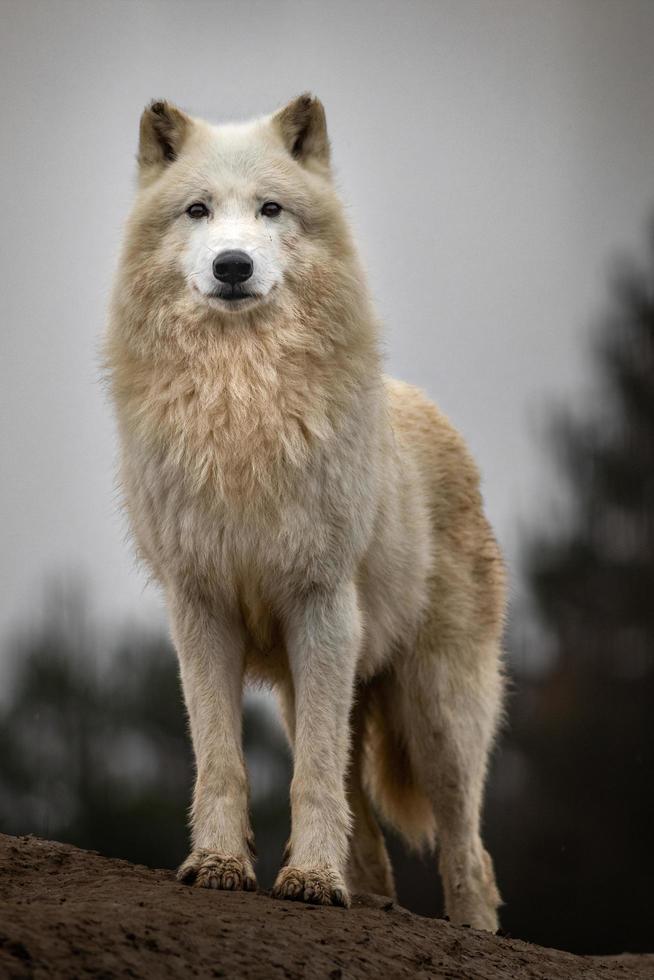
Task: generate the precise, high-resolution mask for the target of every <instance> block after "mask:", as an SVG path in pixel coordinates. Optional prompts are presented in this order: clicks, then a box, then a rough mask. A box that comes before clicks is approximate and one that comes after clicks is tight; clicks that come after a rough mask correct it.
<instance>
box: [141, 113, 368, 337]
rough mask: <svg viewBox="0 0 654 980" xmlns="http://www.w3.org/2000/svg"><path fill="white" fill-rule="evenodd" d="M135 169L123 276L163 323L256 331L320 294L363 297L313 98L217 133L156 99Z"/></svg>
mask: <svg viewBox="0 0 654 980" xmlns="http://www.w3.org/2000/svg"><path fill="white" fill-rule="evenodd" d="M138 162H139V193H138V196H137V200H136V205H135V208H134V211H133V214H132V218H131V222H130V227H129V230H128V238H127V248H126V253H125V256H124V272H126V273H127V276H128V279H130V280H131V283H130V285H131V287H132V289H131V292H132V299H133V298H134V294H135V293H137V294H138V296H139V300H140V303H141V308H143V304H144V303H145V304H146V306H147V307H148V309H149V312H150V314H152V313H153V312H155V317H156V319H157V320H158V321H159V322H160V323H161V322H162V316H163V311H164V306H165V304H166V303H167V304H168V306H169V307H170V305H171V304H172V305H174V306H175V308H176V310H177V312H178V313H180V314H181V315H182V316H186V315H188V314H191V315H195V316H202V314H205V317H204V319H205V320H206V314H208V313H211V315H212V317H213V318H218V319H221V320H223V321H227V320H229V321H230V322H232V323H234V322H235V320H234V318H236V319H237V320H238V318H241V319H242V320H244V321H247V322H249V323H253V322H256V320H257V317H260V318H261V319H263V320H269V319H270V316H269V314H270V312H271V311H272V310H274V309H280V308H281V309H286V310H289V309H293V308H297V306H298V303H301V304H303V305H304V306H305V307H306V306H307V305H310V304H311V302H312V297H314V298H315V290H316V288H318V289H319V290H322V291H323V293H324V294H325V295H326V296H328V295H329V294H332V296H333V295H334V294H335V293H336V292H341V291H349V290H353V291H356V289H357V278H358V273H357V271H356V268H355V266H356V264H357V263H356V257H355V255H354V252H353V250H352V246H351V243H350V238H349V234H348V232H347V227H346V223H345V221H344V218H343V214H342V207H341V204H340V202H339V199H338V196H337V194H336V192H335V189H334V185H333V182H332V175H331V169H330V154H329V141H328V138H327V130H326V124H325V113H324V110H323V107H322V105H321V103H320V102H319V101H318V99H316V98H313V97H311V96H309V95H302V96H300V97H299V98H297V99H295V100H294V101H293V102H290V103H289V104H288V105H287V106H285V107H284V108H283V109H281V110H279V111H278V112H276V113H274V114H273V115H270V116H266V117H263V118H259V119H256V120H254V121H251V122H247V123H238V124H235V123H230V124H227V125H221V126H213V125H210V124H208V123H206V122H204V121H202V120H199V119H194V118H191V117H190V116H188V115H186V113H184V112H182V111H181V110H180V109H178V108H176V107H175V106H173V105H171V104H170V103H168V102H153V103H152V104H151V105H150V106H149V107H148V108H146V110H145V111H144V113H143V115H142V117H141V128H140V143H139V153H138ZM339 270H340V273H342V275H341V274H339ZM123 285H125V280H124V279H123ZM358 286H359V288H361V283H360V282H359V283H358ZM351 302H352V298H350V303H351Z"/></svg>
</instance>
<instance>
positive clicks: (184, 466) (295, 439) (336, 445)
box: [106, 96, 504, 930]
mask: <svg viewBox="0 0 654 980" xmlns="http://www.w3.org/2000/svg"><path fill="white" fill-rule="evenodd" d="M139 159H140V189H139V193H138V196H137V200H136V203H135V207H134V211H133V213H132V216H131V218H130V222H129V225H128V229H127V235H126V242H125V247H124V250H123V255H122V259H121V264H120V270H119V275H118V279H117V284H116V289H115V294H114V299H113V304H112V312H111V320H110V325H109V330H108V336H107V342H106V359H107V365H108V370H109V375H110V379H111V387H112V394H113V398H114V403H115V407H116V412H117V418H118V424H119V432H120V438H121V447H122V450H121V482H122V486H123V490H124V495H125V501H126V504H127V509H128V513H129V516H130V521H131V526H132V528H133V532H134V536H135V539H136V542H137V545H138V549H139V552H140V554H141V555H142V557H143V558H144V559H145V561H146V562H147V563H148V565H149V567H150V569H151V570H152V572H153V574H154V576H155V577H156V578H157V579H158V581H159V582H160V583H161V585H162V587H163V588H164V590H165V594H166V599H167V603H168V608H169V612H170V619H171V624H172V633H173V637H174V642H175V646H176V649H177V652H178V655H179V661H180V669H181V677H182V683H183V688H184V695H185V699H186V704H187V708H188V714H189V719H190V725H191V733H192V737H193V745H194V749H195V755H196V762H197V780H196V787H195V794H194V802H193V810H192V844H193V846H192V850H191V853H190V855H189V857H188V859H187V861H186V862H185V863H184V865H183V866H182V868H181V869H180V877H181V878H182V879H183V880H189V881H194V882H195V883H196V884H199V885H205V886H211V887H222V888H237V887H245V888H251V887H254V886H255V877H254V871H253V867H252V851H251V832H250V826H249V820H248V806H247V801H248V790H247V777H246V772H245V766H244V761H243V755H242V750H241V739H240V726H241V698H242V688H243V682H244V678H245V676H246V675H247V676H250V677H253V678H255V679H260V680H263V681H265V682H268V683H270V684H271V685H273V686H274V687H275V689H276V690H277V693H278V695H279V699H280V703H281V708H282V714H283V717H284V720H285V723H286V727H287V730H288V733H289V737H290V739H291V743H292V745H293V749H294V758H295V768H294V776H293V782H292V787H291V802H292V834H291V839H290V841H289V849H288V860H287V864H286V865H285V867H284V868H282V870H281V871H280V874H279V877H278V879H277V883H276V886H275V893H276V894H277V895H280V896H285V897H290V898H300V899H305V900H314V901H320V902H325V903H330V902H333V903H340V904H347V903H348V888H350V889H352V888H353V889H356V890H367V891H377V892H380V893H385V894H392V893H393V879H392V871H391V868H390V863H389V861H388V856H387V854H386V850H385V847H384V842H383V837H382V835H381V832H380V829H379V826H378V824H377V820H376V816H375V813H374V811H373V809H372V807H371V802H370V801H371V799H372V800H374V802H375V804H376V808H377V810H378V811H380V812H381V814H382V815H383V816H385V817H386V818H387V819H388V820H389V821H391V822H392V823H394V824H395V825H396V826H397V827H398V828H399V829H400V830H401V831H402V832H403V833H404V834H405V836H406V837H407V839H408V840H409V841H411V842H412V843H414V844H417V845H419V844H420V843H422V842H424V843H432V842H433V840H434V835H435V833H436V832H437V834H438V840H439V843H440V870H441V874H442V876H443V880H444V887H445V895H446V905H447V911H448V914H449V915H450V917H451V919H452V920H453V921H455V922H467V923H470V924H471V925H473V926H476V927H479V928H484V929H491V930H492V929H495V928H496V927H497V915H496V908H497V905H498V903H499V895H498V892H497V889H496V887H495V882H494V877H493V870H492V864H491V861H490V858H489V857H488V855H487V853H486V852H485V850H484V849H483V846H482V843H481V840H480V836H479V821H480V810H481V805H482V795H483V784H484V778H485V771H486V760H487V755H488V751H489V747H490V745H491V743H492V739H493V735H494V732H495V729H496V725H497V720H498V714H499V711H500V704H501V691H502V681H501V673H500V639H501V631H502V621H503V614H504V579H503V567H502V562H501V558H500V555H499V552H498V549H497V545H496V544H495V540H494V538H493V535H492V533H491V531H490V528H489V526H488V524H487V522H486V520H485V518H484V515H483V510H482V503H481V498H480V495H479V489H478V476H477V471H476V469H475V466H474V463H473V462H472V460H471V458H470V456H469V454H468V452H467V450H466V448H465V446H464V444H463V442H462V440H461V438H460V437H459V436H458V434H457V433H456V431H455V430H454V429H453V428H452V426H451V425H450V424H449V422H448V421H447V419H445V417H444V416H443V415H442V414H441V413H440V412H439V411H438V410H437V409H436V408H435V407H434V406H433V405H432V404H431V403H430V402H428V401H427V399H426V398H425V397H424V395H422V393H421V392H419V391H418V390H416V389H414V388H411V387H409V386H407V385H403V384H401V383H399V382H395V381H391V380H389V379H384V378H383V377H382V373H381V364H380V357H379V352H378V330H377V324H376V320H375V317H374V313H373V311H372V309H371V305H370V301H369V297H368V293H367V288H366V284H365V279H364V275H363V273H362V270H361V268H360V265H359V262H358V258H357V254H356V250H355V248H354V246H353V243H352V241H351V238H350V235H349V231H348V228H347V225H346V222H345V220H344V217H343V212H342V208H341V205H340V202H339V199H338V196H337V194H336V192H335V189H334V185H333V181H332V177H331V171H330V164H329V146H328V142H327V136H326V129H325V123H324V113H323V110H322V107H321V105H320V103H319V102H318V101H317V100H315V99H312V98H310V97H306V96H305V97H301V98H300V99H298V100H295V101H294V102H293V103H290V104H289V105H288V106H287V107H285V108H284V109H283V110H281V111H280V112H278V113H276V114H275V115H274V116H272V117H266V118H264V119H260V120H256V121H255V122H253V123H248V124H245V125H243V126H235V125H231V126H227V127H217V128H216V127H212V126H209V125H208V124H206V123H204V122H202V121H200V120H195V119H191V118H190V117H188V116H186V115H185V114H184V113H182V112H180V110H178V109H176V108H175V107H173V106H170V105H168V104H165V103H161V104H157V105H155V106H153V107H151V108H149V109H148V110H146V112H145V113H144V115H143V119H142V123H141V142H140V151H139ZM196 200H200V201H206V202H207V204H208V205H209V209H210V216H209V217H208V218H205V219H202V220H201V221H200V222H198V221H194V220H192V219H191V218H189V217H188V215H187V214H186V208H187V207H188V205H189V204H191V203H192V202H193V201H196ZM265 200H274V201H277V202H278V203H280V204H281V205H282V207H283V209H284V210H283V211H282V213H281V215H280V216H279V217H278V218H265V217H264V216H263V215H261V213H260V207H261V204H262V202H263V201H265ZM226 247H229V248H234V247H237V248H241V249H244V250H246V251H248V253H249V254H250V255H251V256H252V258H253V261H254V266H255V271H254V274H253V282H254V284H255V285H256V292H257V297H256V298H255V299H252V300H247V301H244V302H242V303H240V304H239V307H237V308H234V307H231V308H230V307H229V306H228V305H227V304H226V302H225V301H223V300H221V299H217V298H215V297H213V296H212V295H211V292H212V290H213V289H214V282H213V280H212V273H211V264H212V262H213V258H214V257H215V255H216V254H218V252H219V251H221V250H222V249H224V248H226Z"/></svg>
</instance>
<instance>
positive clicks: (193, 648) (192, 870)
mask: <svg viewBox="0 0 654 980" xmlns="http://www.w3.org/2000/svg"><path fill="white" fill-rule="evenodd" d="M169 604H170V612H171V620H172V629H173V639H174V641H175V647H176V649H177V654H178V656H179V663H180V672H181V677H182V687H183V689H184V699H185V701H186V707H187V710H188V715H189V720H190V724H191V736H192V738H193V748H194V751H195V763H196V781H195V792H194V796H193V807H192V811H191V828H192V846H193V849H192V851H191V853H190V854H189V856H188V858H187V859H186V861H184V863H183V864H182V866H181V867H180V868H179V871H178V872H177V877H178V878H179V880H180V881H184V882H188V883H189V884H196V885H200V886H202V887H204V888H228V889H238V888H245V889H248V890H252V889H254V888H256V879H255V876H254V871H253V868H252V859H251V856H252V834H251V831H250V824H249V816H248V786H247V775H246V771H245V765H244V762H243V752H242V746H241V705H242V695H243V665H244V637H243V630H242V625H241V623H240V621H239V619H238V617H237V616H236V615H235V614H233V613H232V612H231V611H230V610H228V608H227V607H224V608H222V609H221V610H220V611H219V612H217V611H215V610H213V609H209V608H208V606H207V604H206V603H204V602H203V601H202V600H200V599H195V598H193V599H189V598H188V596H186V595H184V596H181V595H179V594H176V595H174V596H173V597H172V598H171V601H170V603H169Z"/></svg>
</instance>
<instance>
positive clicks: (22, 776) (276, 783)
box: [0, 597, 290, 884]
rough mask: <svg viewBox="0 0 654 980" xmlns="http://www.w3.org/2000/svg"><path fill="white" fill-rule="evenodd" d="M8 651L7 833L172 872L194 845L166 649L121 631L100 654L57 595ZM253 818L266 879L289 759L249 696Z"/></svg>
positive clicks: (3, 737) (1, 826)
mask: <svg viewBox="0 0 654 980" xmlns="http://www.w3.org/2000/svg"><path fill="white" fill-rule="evenodd" d="M49 605H50V608H51V610H52V611H51V613H50V614H49V615H48V616H47V618H46V621H45V625H44V627H43V628H42V629H40V630H37V631H36V632H34V633H31V634H27V635H25V636H24V637H23V638H22V639H21V640H20V641H19V642H18V643H17V645H16V648H15V650H14V651H13V657H12V659H13V663H14V667H15V671H14V678H13V686H12V691H11V696H10V698H9V699H8V701H7V703H6V705H5V707H4V709H3V710H2V712H1V713H0V830H1V831H3V832H5V833H13V834H25V833H35V834H38V835H40V836H43V837H50V838H54V839H57V840H62V841H68V842H70V843H73V844H76V845H78V846H79V847H85V848H92V849H95V850H98V851H101V852H102V853H104V854H108V855H111V856H114V857H122V858H126V859H128V860H131V861H136V862H140V863H143V864H148V865H152V866H155V867H156V866H158V867H175V866H176V865H177V864H178V863H179V862H180V861H181V860H182V859H183V858H184V856H185V854H186V850H187V846H188V834H187V811H188V806H189V803H190V799H191V789H192V781H193V761H192V753H191V747H190V739H189V737H188V735H187V725H186V717H185V711H184V707H183V703H182V698H181V693H180V686H179V680H178V674H177V663H176V658H175V655H174V652H173V650H172V648H171V646H170V644H169V643H168V642H167V641H166V640H165V639H162V638H161V637H157V636H151V635H145V634H143V635H138V634H131V635H125V636H124V637H123V638H122V640H121V641H120V642H119V643H118V645H117V647H116V648H115V649H112V650H108V651H107V650H104V651H103V650H102V646H103V644H102V642H101V640H100V638H99V636H98V632H97V630H94V629H93V627H92V626H91V625H90V624H89V623H88V621H87V618H86V615H85V609H84V603H83V601H82V599H81V598H80V597H76V598H75V597H73V598H70V597H69V598H68V599H67V600H66V601H65V602H63V603H59V604H57V603H54V602H50V604H49ZM243 741H244V748H245V754H246V759H247V761H248V767H249V769H250V776H251V783H252V816H253V823H254V829H255V834H256V835H257V837H258V845H259V848H260V852H261V855H262V857H261V860H260V862H259V866H258V873H259V877H260V880H261V881H262V882H265V883H267V884H270V883H271V881H272V878H273V876H274V874H275V873H276V870H277V868H278V866H279V863H280V860H281V854H282V851H283V847H284V843H285V841H286V838H287V836H288V828H289V817H288V803H287V796H288V783H289V778H290V756H289V752H288V750H287V748H286V745H285V743H284V738H283V735H282V733H281V731H280V729H279V728H278V726H277V725H276V723H275V721H274V719H273V717H272V715H271V712H270V711H269V710H268V708H267V707H266V706H265V705H264V704H263V703H262V702H261V701H255V700H250V699H246V703H245V709H244V723H243Z"/></svg>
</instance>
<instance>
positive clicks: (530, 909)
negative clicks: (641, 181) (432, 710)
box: [493, 228, 654, 953]
mask: <svg viewBox="0 0 654 980" xmlns="http://www.w3.org/2000/svg"><path fill="white" fill-rule="evenodd" d="M652 232H653V234H652V237H651V249H650V255H649V260H648V264H647V266H646V267H645V268H637V267H636V266H635V265H633V264H631V265H628V266H627V265H625V266H624V267H623V268H622V269H621V271H620V272H619V274H618V276H617V277H616V282H615V299H614V304H613V311H612V313H611V314H610V315H609V316H608V318H607V319H606V321H605V323H604V324H603V328H602V329H601V330H600V333H599V342H598V343H597V347H596V357H597V361H598V365H599V370H600V376H601V380H602V388H601V400H600V403H601V408H600V409H599V410H598V413H597V417H596V418H594V419H592V420H586V421H583V422H580V421H575V420H573V419H572V418H571V417H569V416H567V415H561V416H559V417H558V419H557V421H556V424H555V425H554V427H553V443H554V448H555V450H556V453H557V456H558V459H559V460H560V461H561V463H562V464H563V469H564V472H565V473H566V474H567V477H568V482H569V487H570V490H571V504H572V506H571V508H570V513H569V515H568V519H567V520H564V521H562V522H561V523H560V525H559V527H558V528H557V529H556V530H555V531H554V533H553V534H547V533H541V534H538V535H537V536H536V537H535V538H534V539H532V541H531V543H530V544H529V546H528V548H527V551H526V570H527V575H528V579H529V581H530V583H531V589H532V594H533V597H534V600H535V605H536V609H537V612H538V614H539V619H540V624H541V626H543V627H544V635H543V636H544V639H545V640H546V641H547V642H548V643H549V644H552V646H553V651H554V657H553V661H552V666H551V669H549V670H548V671H547V672H546V673H545V674H544V676H541V677H540V679H534V678H532V679H531V680H530V679H529V677H528V676H527V677H522V678H521V679H520V686H519V691H520V693H519V696H517V695H516V696H515V697H514V699H513V704H512V713H513V721H512V725H511V734H510V735H509V738H508V740H507V748H506V751H505V752H504V754H503V757H502V759H501V760H500V766H502V765H507V766H509V767H510V768H511V767H512V769H513V770H514V771H515V772H516V775H517V780H518V782H517V786H518V789H517V791H516V792H515V795H514V799H513V802H512V805H511V806H510V807H507V801H506V800H503V801H502V802H501V803H500V804H499V805H498V806H497V807H494V808H493V823H494V826H493V837H494V838H495V839H496V851H497V853H498V857H499V859H500V864H501V865H502V874H501V878H502V879H503V884H504V893H505V898H507V900H508V908H507V909H506V913H505V915H504V920H505V924H506V925H507V926H508V928H509V930H510V931H511V932H512V933H514V934H516V935H519V936H521V937H524V938H529V939H531V940H533V941H535V942H539V943H542V944H544V945H548V946H558V947H562V948H565V949H571V950H574V951H577V952H594V953H600V952H607V953H609V952H620V951H623V950H633V951H642V950H647V949H651V948H652V947H653V946H654V918H653V916H652V907H651V894H652V885H653V884H654V850H653V848H652V830H653V828H654V228H653V229H652ZM552 641H553V643H552ZM503 808H504V815H502V809H503Z"/></svg>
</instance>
